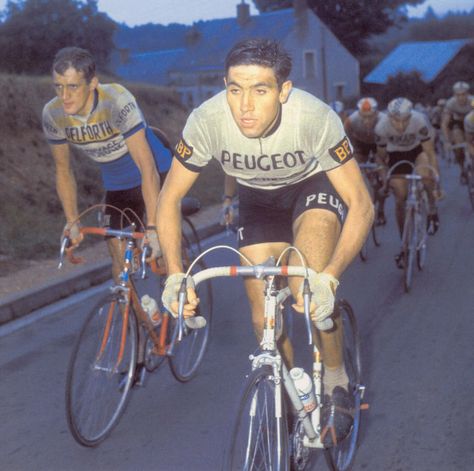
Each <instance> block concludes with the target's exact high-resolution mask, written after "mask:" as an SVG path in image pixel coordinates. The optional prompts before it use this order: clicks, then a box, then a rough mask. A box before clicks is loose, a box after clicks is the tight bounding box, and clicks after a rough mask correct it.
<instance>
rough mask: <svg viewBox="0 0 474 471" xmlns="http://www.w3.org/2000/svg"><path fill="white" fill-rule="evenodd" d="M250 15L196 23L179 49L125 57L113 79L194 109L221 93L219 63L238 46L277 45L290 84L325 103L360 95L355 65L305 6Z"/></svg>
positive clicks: (298, 1) (243, 10)
mask: <svg viewBox="0 0 474 471" xmlns="http://www.w3.org/2000/svg"><path fill="white" fill-rule="evenodd" d="M293 5H294V6H293V8H289V9H284V10H278V11H273V12H269V13H262V14H260V15H250V7H249V5H248V4H247V3H245V0H242V1H241V3H239V4H238V5H236V7H237V12H236V13H237V14H236V16H235V17H233V18H225V19H217V20H211V21H199V22H197V23H194V24H193V25H192V26H191V27H190V28H189V29H188V30H187V32H186V37H185V39H184V41H183V47H180V48H175V49H170V50H156V51H149V52H143V53H131V54H126V55H125V60H122V62H121V63H120V64H119V65H117V66H116V67H115V73H116V74H117V75H118V76H119V77H122V78H124V79H126V80H133V81H140V82H145V83H153V84H155V85H163V86H172V87H174V88H175V89H176V90H177V91H178V93H179V94H180V96H181V99H182V102H183V104H185V105H187V106H189V107H195V106H197V105H199V104H200V103H202V102H203V101H204V100H206V99H207V98H209V97H211V96H213V95H214V94H215V93H217V92H219V91H220V90H222V89H223V88H224V83H223V77H224V60H225V56H226V54H227V52H228V51H229V50H230V49H231V47H232V46H233V45H234V44H235V43H237V42H238V41H240V40H243V39H247V38H254V37H267V38H271V39H274V40H277V41H279V42H280V43H281V44H282V45H283V46H284V47H285V49H286V50H287V51H288V52H289V53H290V54H291V56H292V58H293V70H292V73H291V76H290V79H291V80H292V81H293V84H294V86H296V87H298V88H302V89H304V90H306V91H308V92H310V93H313V94H314V95H316V96H318V97H319V98H321V99H323V100H324V101H326V102H330V101H332V100H344V99H345V98H348V97H357V96H358V95H359V63H358V61H357V59H356V58H355V57H353V56H352V55H351V54H350V53H349V51H348V50H347V49H346V48H345V47H344V46H343V45H342V44H341V43H340V41H339V40H338V39H337V38H336V36H335V35H334V34H333V33H332V32H331V30H330V29H329V28H328V27H327V26H326V25H325V24H324V23H323V22H322V21H321V20H320V19H319V18H318V17H317V16H316V15H315V14H314V13H313V12H312V11H311V10H310V9H308V7H307V6H306V0H295V1H294V2H293Z"/></svg>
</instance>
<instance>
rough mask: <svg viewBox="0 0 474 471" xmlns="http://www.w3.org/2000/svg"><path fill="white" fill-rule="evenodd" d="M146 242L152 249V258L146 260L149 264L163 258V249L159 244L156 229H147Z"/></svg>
mask: <svg viewBox="0 0 474 471" xmlns="http://www.w3.org/2000/svg"><path fill="white" fill-rule="evenodd" d="M145 241H146V242H147V243H148V247H150V249H151V254H150V256H149V257H148V258H147V259H146V261H147V262H151V261H152V260H155V259H157V258H158V257H161V247H160V243H159V242H158V234H157V233H156V230H155V229H147V230H146V232H145Z"/></svg>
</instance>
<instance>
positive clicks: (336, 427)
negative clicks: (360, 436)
mask: <svg viewBox="0 0 474 471" xmlns="http://www.w3.org/2000/svg"><path fill="white" fill-rule="evenodd" d="M354 407H355V405H354V397H353V396H352V394H350V393H349V392H348V391H346V390H345V389H344V388H342V387H341V386H336V387H335V388H334V390H333V392H332V394H331V395H330V396H329V395H327V394H325V395H324V400H323V405H322V408H321V442H322V443H323V445H324V446H325V447H326V448H330V447H332V446H334V445H337V444H339V443H341V442H342V441H343V440H344V439H345V438H346V437H347V436H348V435H349V434H350V432H351V430H352V425H353V423H354Z"/></svg>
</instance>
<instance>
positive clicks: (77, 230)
mask: <svg viewBox="0 0 474 471" xmlns="http://www.w3.org/2000/svg"><path fill="white" fill-rule="evenodd" d="M65 237H68V238H69V239H70V240H71V244H72V246H73V247H77V246H78V245H79V244H80V243H81V242H82V240H83V239H84V235H83V234H81V225H80V224H79V222H78V221H75V222H73V223H69V222H68V223H67V224H66V225H65V226H64V229H63V233H62V235H61V244H62V241H63V240H64V238H65Z"/></svg>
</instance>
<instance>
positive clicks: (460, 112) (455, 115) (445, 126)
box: [441, 82, 474, 184]
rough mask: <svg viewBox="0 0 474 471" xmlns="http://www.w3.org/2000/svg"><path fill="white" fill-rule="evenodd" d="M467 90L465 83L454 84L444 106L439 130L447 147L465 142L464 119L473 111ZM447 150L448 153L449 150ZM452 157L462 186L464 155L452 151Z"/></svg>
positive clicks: (467, 86) (472, 97)
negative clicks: (457, 167) (458, 170)
mask: <svg viewBox="0 0 474 471" xmlns="http://www.w3.org/2000/svg"><path fill="white" fill-rule="evenodd" d="M469 88H470V87H469V84H468V83H467V82H456V83H455V84H454V85H453V96H452V97H451V98H449V99H448V101H447V102H446V104H445V106H444V109H443V115H442V119H441V130H442V132H443V136H444V140H445V142H446V143H447V145H448V147H449V146H450V145H453V144H462V143H464V142H465V138H464V118H465V116H466V115H467V114H468V113H469V112H470V111H471V110H472V109H473V108H472V104H471V103H472V101H473V99H474V96H472V95H470V94H469ZM447 150H448V151H449V149H447ZM454 155H455V158H456V162H457V164H458V165H459V168H460V175H459V179H460V181H461V183H463V184H464V183H465V176H464V173H463V167H464V154H463V152H462V149H454Z"/></svg>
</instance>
